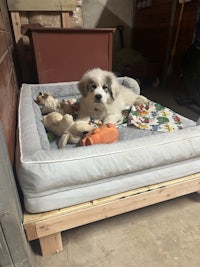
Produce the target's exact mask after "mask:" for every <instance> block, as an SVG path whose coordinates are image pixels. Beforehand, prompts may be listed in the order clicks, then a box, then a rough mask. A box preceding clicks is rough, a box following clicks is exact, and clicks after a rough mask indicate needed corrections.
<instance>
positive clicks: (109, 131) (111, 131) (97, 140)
mask: <svg viewBox="0 0 200 267" xmlns="http://www.w3.org/2000/svg"><path fill="white" fill-rule="evenodd" d="M118 138H119V131H118V129H117V128H116V127H115V126H114V124H112V123H107V124H105V125H101V126H99V127H98V128H96V129H94V130H92V131H91V132H89V133H88V134H87V135H86V136H85V137H84V138H83V139H82V140H81V142H80V144H81V145H82V146H89V145H93V144H108V143H112V142H118Z"/></svg>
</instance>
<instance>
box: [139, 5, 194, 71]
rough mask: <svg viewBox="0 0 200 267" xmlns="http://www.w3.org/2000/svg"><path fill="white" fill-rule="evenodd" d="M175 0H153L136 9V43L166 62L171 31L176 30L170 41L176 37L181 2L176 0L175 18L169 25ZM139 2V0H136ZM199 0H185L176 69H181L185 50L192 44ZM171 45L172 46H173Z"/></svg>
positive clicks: (145, 52)
mask: <svg viewBox="0 0 200 267" xmlns="http://www.w3.org/2000/svg"><path fill="white" fill-rule="evenodd" d="M173 1H174V0H154V1H152V6H151V7H148V8H142V9H136V20H135V35H134V47H135V48H136V49H137V50H138V51H140V52H141V53H143V54H144V55H145V56H147V57H148V58H149V59H150V60H151V61H156V62H159V63H161V65H162V66H164V64H165V60H166V52H167V44H168V37H169V31H170V30H172V31H173V38H172V42H171V45H172V46H173V43H174V40H175V33H176V29H177V26H178V19H179V14H180V8H181V5H180V4H179V3H178V1H176V2H177V3H176V12H175V19H174V24H173V27H172V29H170V18H171V14H172V3H173ZM137 2H139V0H137ZM197 8H198V0H192V1H191V2H187V3H185V7H184V12H183V18H182V23H181V27H180V34H179V38H178V42H177V49H176V53H175V57H174V64H173V65H174V70H175V71H177V70H180V65H181V60H182V57H183V54H184V52H185V50H186V49H187V48H188V46H189V45H190V44H191V42H192V39H193V32H194V29H195V22H196V16H197ZM171 48H172V47H171Z"/></svg>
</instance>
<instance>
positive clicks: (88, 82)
mask: <svg viewBox="0 0 200 267" xmlns="http://www.w3.org/2000/svg"><path fill="white" fill-rule="evenodd" d="M136 86H139V85H138V84H137V83H136ZM78 88H79V91H80V92H81V94H82V98H81V101H80V112H79V120H87V121H88V120H90V118H91V117H92V118H93V119H100V120H102V121H103V123H104V124H105V123H113V124H116V123H117V122H119V121H121V119H122V110H124V109H125V107H126V106H131V105H134V104H143V103H146V102H147V101H148V100H147V99H146V97H144V96H141V95H137V94H136V93H134V92H133V90H131V89H128V88H127V87H125V86H123V85H121V84H120V83H119V82H118V80H117V77H116V76H115V75H114V73H112V72H109V71H105V70H101V69H99V68H96V69H93V70H90V71H88V72H86V73H85V74H84V75H83V77H82V79H81V80H80V81H79V84H78Z"/></svg>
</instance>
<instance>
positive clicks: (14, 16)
mask: <svg viewBox="0 0 200 267" xmlns="http://www.w3.org/2000/svg"><path fill="white" fill-rule="evenodd" d="M11 20H12V25H13V31H14V36H15V42H16V44H17V43H18V42H19V40H20V39H21V38H22V34H21V20H20V15H19V12H11Z"/></svg>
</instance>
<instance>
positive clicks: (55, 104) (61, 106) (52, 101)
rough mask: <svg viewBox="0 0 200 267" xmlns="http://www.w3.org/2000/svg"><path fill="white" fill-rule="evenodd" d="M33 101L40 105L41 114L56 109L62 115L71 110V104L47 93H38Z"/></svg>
mask: <svg viewBox="0 0 200 267" xmlns="http://www.w3.org/2000/svg"><path fill="white" fill-rule="evenodd" d="M35 102H36V103H37V104H38V105H39V106H40V108H41V112H42V114H43V115H46V114H49V113H50V112H53V111H56V112H59V113H60V114H62V115H64V114H67V113H71V112H72V105H71V104H70V103H68V102H66V101H65V100H59V99H56V98H54V97H53V96H51V95H50V94H48V93H41V92H40V93H39V94H38V95H37V97H36V100H35Z"/></svg>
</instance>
